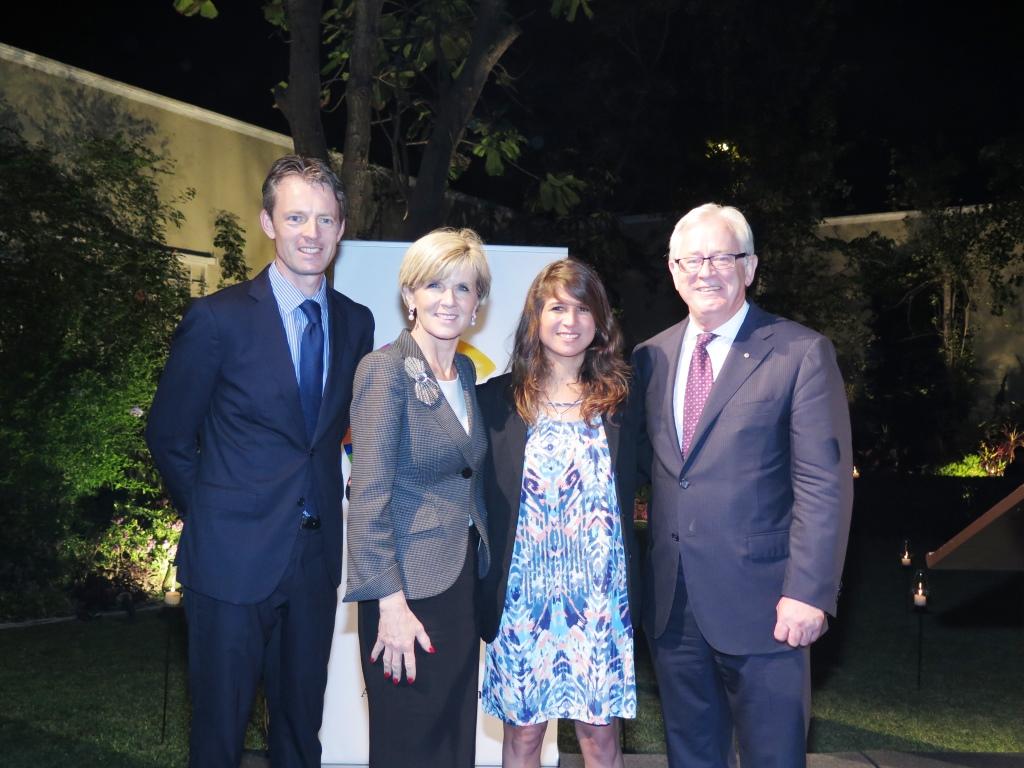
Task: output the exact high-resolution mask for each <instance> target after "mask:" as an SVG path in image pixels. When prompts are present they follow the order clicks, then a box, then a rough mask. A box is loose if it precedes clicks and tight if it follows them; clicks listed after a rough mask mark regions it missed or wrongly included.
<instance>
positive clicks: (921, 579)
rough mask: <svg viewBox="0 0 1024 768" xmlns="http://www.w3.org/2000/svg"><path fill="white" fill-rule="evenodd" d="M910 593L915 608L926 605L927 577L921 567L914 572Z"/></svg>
mask: <svg viewBox="0 0 1024 768" xmlns="http://www.w3.org/2000/svg"><path fill="white" fill-rule="evenodd" d="M911 595H912V596H913V598H914V607H915V608H924V607H926V606H927V605H928V577H927V576H926V575H925V572H924V570H922V569H918V571H917V573H915V574H914V584H913V587H911Z"/></svg>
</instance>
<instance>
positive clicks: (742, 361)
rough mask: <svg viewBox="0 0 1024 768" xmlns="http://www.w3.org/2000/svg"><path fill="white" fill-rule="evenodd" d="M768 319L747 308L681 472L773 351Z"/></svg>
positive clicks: (705, 407) (762, 314)
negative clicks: (721, 415) (727, 407)
mask: <svg viewBox="0 0 1024 768" xmlns="http://www.w3.org/2000/svg"><path fill="white" fill-rule="evenodd" d="M769 319H770V316H769V315H767V314H765V313H764V312H762V311H761V310H760V309H759V308H758V307H756V306H755V305H753V304H751V305H750V310H749V311H748V312H747V317H746V319H745V320H744V321H743V325H741V326H740V330H739V332H738V333H737V334H736V338H735V339H734V340H733V342H732V346H731V347H730V348H729V354H728V355H727V356H726V358H725V363H724V364H723V365H722V370H721V372H720V373H719V374H718V378H717V379H716V380H715V383H714V386H712V387H711V392H710V394H709V395H708V399H707V402H706V403H705V404H704V410H703V411H702V412H701V415H700V421H698V422H697V428H696V430H695V431H694V433H693V442H692V445H691V449H690V452H689V454H687V456H686V460H685V461H684V462H683V469H684V470H685V469H686V468H687V467H689V466H690V464H691V463H692V462H693V459H694V457H695V456H696V455H697V454H698V453H700V449H701V446H702V445H703V443H704V439H705V437H706V436H707V433H708V432H709V431H710V430H711V427H712V426H713V425H714V423H715V421H716V419H718V415H719V414H720V413H721V412H722V409H723V408H724V407H725V405H726V403H728V402H729V400H731V399H732V397H733V395H735V394H736V392H737V390H738V389H739V388H740V387H741V386H743V383H744V382H745V381H746V380H747V379H748V378H750V375H751V374H752V373H753V372H754V371H755V370H756V369H757V367H758V366H760V365H761V363H762V362H763V361H764V359H765V358H766V357H767V356H768V354H769V353H770V352H771V351H772V349H773V345H772V344H771V342H770V341H769V340H768V337H770V336H771V326H770V324H769V323H768V320H769Z"/></svg>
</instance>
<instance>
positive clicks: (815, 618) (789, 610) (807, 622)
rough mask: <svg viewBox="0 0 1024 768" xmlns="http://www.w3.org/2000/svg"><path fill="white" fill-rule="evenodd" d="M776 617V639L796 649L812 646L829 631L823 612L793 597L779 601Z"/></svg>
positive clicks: (776, 607)
mask: <svg viewBox="0 0 1024 768" xmlns="http://www.w3.org/2000/svg"><path fill="white" fill-rule="evenodd" d="M775 616H776V621H775V639H776V640H778V641H779V642H780V643H789V644H790V645H791V646H793V647H794V648H799V647H800V646H802V645H810V644H811V643H813V642H814V641H815V640H817V639H818V638H819V637H821V636H822V635H823V634H825V630H826V629H828V622H826V621H825V612H824V611H823V610H821V609H820V608H815V607H814V606H813V605H808V604H807V603H802V602H800V601H799V600H794V599H793V598H791V597H783V598H782V599H781V600H779V603H778V605H776V606H775Z"/></svg>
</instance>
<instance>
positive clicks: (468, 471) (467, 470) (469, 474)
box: [459, 467, 473, 480]
mask: <svg viewBox="0 0 1024 768" xmlns="http://www.w3.org/2000/svg"><path fill="white" fill-rule="evenodd" d="M459 474H460V475H462V476H463V477H464V478H466V479H467V480H468V479H469V478H471V477H472V476H473V470H472V469H470V468H469V467H463V468H462V472H460V473H459Z"/></svg>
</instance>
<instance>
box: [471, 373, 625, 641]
mask: <svg viewBox="0 0 1024 768" xmlns="http://www.w3.org/2000/svg"><path fill="white" fill-rule="evenodd" d="M477 398H478V399H479V401H480V410H481V412H482V413H483V420H484V425H485V427H486V428H487V437H488V446H487V456H486V459H485V462H484V500H485V502H486V505H487V528H488V531H489V533H490V541H491V562H492V567H491V569H490V571H489V572H488V573H487V574H486V575H485V576H484V579H483V583H482V584H481V586H480V589H478V590H477V596H478V599H477V613H478V616H479V621H480V636H481V637H482V638H483V639H484V641H485V642H488V643H489V642H491V641H492V640H493V639H494V638H495V636H496V635H497V633H498V625H499V623H500V622H501V614H502V613H503V611H504V609H505V592H506V589H507V588H508V572H509V568H510V566H511V564H512V549H513V547H514V545H515V539H516V526H517V525H518V524H519V502H520V498H521V495H522V488H523V462H524V461H525V459H526V432H527V425H526V422H525V421H523V419H522V417H521V416H520V415H519V412H518V411H517V410H516V406H515V402H514V400H513V395H512V376H511V374H505V375H503V376H498V377H496V378H493V379H490V380H489V381H488V382H486V383H485V384H482V385H481V386H479V387H478V388H477ZM635 415H636V409H635V408H630V407H628V405H627V406H624V407H623V408H621V409H620V411H619V412H618V413H616V414H614V415H613V416H610V417H609V416H606V417H605V418H604V419H603V424H604V432H605V437H607V439H608V449H609V452H610V453H611V460H612V470H613V472H614V473H615V491H616V496H617V497H618V501H619V514H620V523H621V526H622V539H623V544H624V548H625V552H626V561H627V570H626V577H627V587H628V588H629V608H630V617H631V618H632V621H633V625H634V626H638V625H639V623H640V612H639V611H640V590H639V588H638V587H639V585H640V572H639V571H640V568H639V558H638V557H637V545H636V534H635V533H634V531H633V499H634V497H635V496H636V465H637V457H636V448H637V433H638V429H639V425H638V424H637V423H636V421H635Z"/></svg>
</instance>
